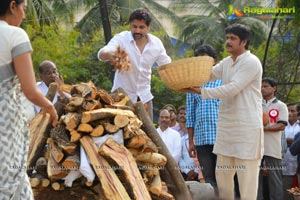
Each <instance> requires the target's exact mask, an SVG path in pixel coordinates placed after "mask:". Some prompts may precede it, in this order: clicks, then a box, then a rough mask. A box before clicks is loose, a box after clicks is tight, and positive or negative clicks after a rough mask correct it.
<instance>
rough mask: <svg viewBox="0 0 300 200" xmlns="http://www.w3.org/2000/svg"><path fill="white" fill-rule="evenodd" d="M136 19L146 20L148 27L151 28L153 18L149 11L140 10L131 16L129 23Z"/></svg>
mask: <svg viewBox="0 0 300 200" xmlns="http://www.w3.org/2000/svg"><path fill="white" fill-rule="evenodd" d="M135 19H137V20H144V21H145V23H146V25H147V26H149V25H150V23H151V17H150V15H149V12H148V10H146V9H145V8H138V9H136V10H134V11H133V12H132V13H131V14H130V17H129V22H132V21H133V20H135Z"/></svg>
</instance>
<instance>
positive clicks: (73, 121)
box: [61, 112, 81, 131]
mask: <svg viewBox="0 0 300 200" xmlns="http://www.w3.org/2000/svg"><path fill="white" fill-rule="evenodd" d="M61 120H62V121H63V122H64V124H65V125H66V129H67V130H69V131H72V130H75V129H76V128H77V126H78V125H79V124H80V121H81V115H80V114H78V113H75V112H69V113H67V114H66V115H63V116H61Z"/></svg>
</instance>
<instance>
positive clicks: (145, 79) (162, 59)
mask: <svg viewBox="0 0 300 200" xmlns="http://www.w3.org/2000/svg"><path fill="white" fill-rule="evenodd" d="M129 23H130V31H123V32H121V33H119V34H116V35H115V36H114V37H113V38H112V39H111V40H110V41H109V43H108V44H107V45H106V46H104V47H103V48H101V49H100V50H99V52H98V58H99V60H100V61H109V62H110V63H112V64H113V65H114V66H115V68H116V73H115V77H114V83H113V87H112V91H114V90H116V89H118V88H119V87H121V88H123V89H124V91H125V92H126V93H127V94H128V96H129V97H130V99H131V100H132V102H133V103H135V102H137V101H142V102H143V103H144V105H145V107H146V108H147V111H148V113H149V115H150V118H151V119H153V103H152V99H153V95H152V94H151V91H150V89H151V88H150V83H151V71H152V70H151V67H152V66H153V65H154V64H155V63H157V64H158V65H164V64H167V63H170V62H171V58H170V57H169V56H168V55H167V53H166V50H165V48H164V46H163V44H162V42H161V40H160V39H159V38H157V37H156V36H154V35H152V34H150V33H149V31H150V23H151V17H150V15H149V13H148V11H147V10H146V9H143V8H139V9H136V10H134V11H133V12H132V13H131V15H130V17H129Z"/></svg>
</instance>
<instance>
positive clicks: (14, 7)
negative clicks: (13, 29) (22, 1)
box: [9, 1, 18, 14]
mask: <svg viewBox="0 0 300 200" xmlns="http://www.w3.org/2000/svg"><path fill="white" fill-rule="evenodd" d="M17 6H18V5H17V3H16V2H15V1H11V2H10V4H9V11H10V13H11V14H14V13H15V10H16V8H17Z"/></svg>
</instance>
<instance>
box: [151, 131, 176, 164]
mask: <svg viewBox="0 0 300 200" xmlns="http://www.w3.org/2000/svg"><path fill="white" fill-rule="evenodd" d="M156 130H157V132H158V134H159V135H160V137H161V139H162V140H163V141H164V143H165V144H166V146H167V147H168V150H169V151H170V153H171V155H172V156H173V158H174V160H175V161H176V163H177V164H178V163H179V159H180V157H181V137H180V134H179V133H178V132H177V131H175V130H173V129H171V128H170V127H168V128H167V129H166V130H165V131H162V130H161V129H160V127H158V128H157V129H156Z"/></svg>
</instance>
